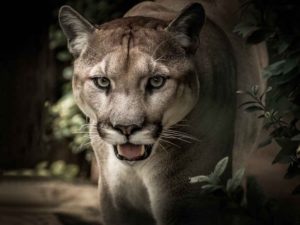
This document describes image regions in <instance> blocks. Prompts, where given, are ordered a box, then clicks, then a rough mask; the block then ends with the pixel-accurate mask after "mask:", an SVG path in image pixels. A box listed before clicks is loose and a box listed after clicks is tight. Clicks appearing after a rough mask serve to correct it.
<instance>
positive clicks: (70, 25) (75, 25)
mask: <svg viewBox="0 0 300 225" xmlns="http://www.w3.org/2000/svg"><path fill="white" fill-rule="evenodd" d="M58 19H59V24H60V27H61V29H62V30H63V32H64V34H65V36H66V37H67V40H68V48H69V51H70V53H71V54H72V55H73V56H74V57H77V56H79V55H80V53H81V51H82V50H83V49H84V47H85V46H86V45H87V43H88V38H89V35H90V34H91V33H92V32H93V31H94V30H95V27H94V26H93V25H92V24H91V23H90V22H89V21H88V20H86V19H85V18H84V17H83V16H81V15H80V14H79V13H78V12H77V11H75V10H74V9H73V8H72V7H70V6H67V5H65V6H62V7H61V8H60V10H59V15H58Z"/></svg>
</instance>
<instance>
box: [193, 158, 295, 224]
mask: <svg viewBox="0 0 300 225" xmlns="http://www.w3.org/2000/svg"><path fill="white" fill-rule="evenodd" d="M227 165H228V157H225V158H223V159H222V160H220V161H219V162H218V163H217V164H216V166H215V169H214V171H213V172H212V173H211V174H209V175H200V176H196V177H192V178H190V183H191V184H201V193H202V194H203V195H205V196H210V197H212V199H211V201H213V200H217V201H219V202H220V203H221V204H220V208H218V210H219V211H218V214H219V215H221V214H225V215H227V216H229V217H230V219H229V222H228V221H223V224H230V225H235V224H237V225H240V224H243V225H248V224H249V225H250V224H251V225H255V224H256V225H258V224H259V225H263V224H265V225H274V224H290V225H292V224H293V225H296V224H298V221H299V216H297V215H293V214H292V213H290V212H286V211H284V209H282V208H281V206H280V204H279V203H278V202H275V201H274V200H271V199H268V198H267V197H266V196H265V194H264V193H263V191H262V189H261V188H260V187H259V185H258V184H257V182H256V180H255V179H254V178H253V177H247V178H246V183H245V187H246V188H244V187H243V180H244V171H245V170H244V169H239V170H238V171H236V173H235V174H234V175H233V176H232V178H229V179H227V180H225V179H224V178H223V177H222V175H223V174H224V172H225V170H226V168H227ZM225 218H226V217H225ZM274 221H276V223H274Z"/></svg>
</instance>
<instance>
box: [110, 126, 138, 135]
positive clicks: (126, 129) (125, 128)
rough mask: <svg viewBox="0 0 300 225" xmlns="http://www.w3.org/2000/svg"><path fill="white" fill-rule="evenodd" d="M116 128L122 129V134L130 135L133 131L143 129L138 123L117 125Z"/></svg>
mask: <svg viewBox="0 0 300 225" xmlns="http://www.w3.org/2000/svg"><path fill="white" fill-rule="evenodd" d="M114 128H115V129H116V130H118V131H120V132H121V133H122V134H124V135H126V136H129V135H131V134H132V133H133V132H135V131H138V130H140V129H141V127H140V126H137V125H129V126H124V125H116V126H114Z"/></svg>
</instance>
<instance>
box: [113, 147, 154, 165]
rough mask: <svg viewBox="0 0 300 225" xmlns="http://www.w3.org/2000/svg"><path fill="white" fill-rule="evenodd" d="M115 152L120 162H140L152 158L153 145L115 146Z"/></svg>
mask: <svg viewBox="0 0 300 225" xmlns="http://www.w3.org/2000/svg"><path fill="white" fill-rule="evenodd" d="M114 152H115V155H116V157H117V158H118V159H119V160H126V161H139V160H144V159H147V158H148V157H149V156H150V154H151V152H152V145H135V144H131V143H126V144H120V145H114Z"/></svg>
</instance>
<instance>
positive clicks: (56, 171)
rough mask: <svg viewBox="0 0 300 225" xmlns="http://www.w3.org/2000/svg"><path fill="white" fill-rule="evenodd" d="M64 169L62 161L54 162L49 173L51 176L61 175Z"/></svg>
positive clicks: (64, 164) (64, 165)
mask: <svg viewBox="0 0 300 225" xmlns="http://www.w3.org/2000/svg"><path fill="white" fill-rule="evenodd" d="M65 168H66V163H65V162H64V161H62V160H58V161H55V162H53V163H52V164H51V166H50V171H51V174H52V175H53V176H61V175H63V173H64V171H65Z"/></svg>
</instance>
